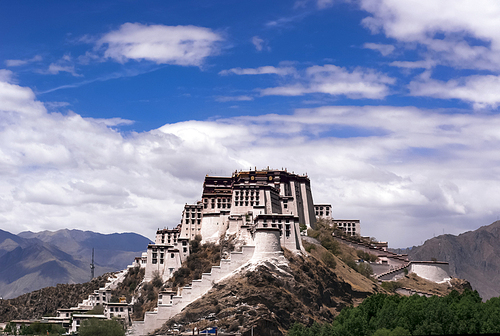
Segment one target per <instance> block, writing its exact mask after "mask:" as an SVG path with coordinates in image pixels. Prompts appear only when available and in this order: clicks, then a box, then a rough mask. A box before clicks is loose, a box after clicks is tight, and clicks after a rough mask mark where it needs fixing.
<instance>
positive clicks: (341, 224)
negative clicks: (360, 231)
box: [338, 223, 356, 227]
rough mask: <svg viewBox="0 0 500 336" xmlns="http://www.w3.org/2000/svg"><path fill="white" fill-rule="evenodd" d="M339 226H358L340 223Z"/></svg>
mask: <svg viewBox="0 0 500 336" xmlns="http://www.w3.org/2000/svg"><path fill="white" fill-rule="evenodd" d="M338 226H343V227H346V226H347V227H349V226H356V224H354V223H339V224H338Z"/></svg>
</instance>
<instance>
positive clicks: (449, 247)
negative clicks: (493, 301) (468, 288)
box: [408, 221, 500, 300]
mask: <svg viewBox="0 0 500 336" xmlns="http://www.w3.org/2000/svg"><path fill="white" fill-rule="evenodd" d="M408 255H409V257H410V259H411V260H431V259H432V258H436V259H437V260H441V261H447V262H449V263H450V273H451V275H452V276H454V277H458V278H461V279H467V280H468V281H469V282H470V284H471V285H472V287H473V288H474V289H476V290H477V291H478V292H479V294H480V295H481V297H482V298H483V300H487V299H489V298H491V297H497V296H500V221H496V222H494V223H492V224H490V225H487V226H482V227H480V228H479V229H477V230H475V231H469V232H465V233H462V234H460V235H458V236H454V235H449V234H448V235H442V236H438V237H435V238H432V239H429V240H427V241H426V242H425V243H424V244H423V245H422V246H417V247H413V248H412V249H411V250H409V251H408Z"/></svg>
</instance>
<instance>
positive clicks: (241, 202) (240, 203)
mask: <svg viewBox="0 0 500 336" xmlns="http://www.w3.org/2000/svg"><path fill="white" fill-rule="evenodd" d="M238 203H239V206H243V203H244V204H245V206H248V204H250V206H254V204H255V205H256V206H257V205H259V204H260V202H259V201H255V202H254V201H250V202H248V201H245V202H243V201H240V202H234V205H235V206H238Z"/></svg>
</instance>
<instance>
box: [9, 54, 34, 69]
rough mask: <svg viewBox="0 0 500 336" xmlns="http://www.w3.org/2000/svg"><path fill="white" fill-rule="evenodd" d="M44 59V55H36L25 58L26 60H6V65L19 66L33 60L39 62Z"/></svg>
mask: <svg viewBox="0 0 500 336" xmlns="http://www.w3.org/2000/svg"><path fill="white" fill-rule="evenodd" d="M41 60H42V56H40V55H36V56H34V57H33V58H30V59H24V60H6V61H5V65H6V66H8V67H17V66H21V65H26V64H28V63H33V62H39V61H41Z"/></svg>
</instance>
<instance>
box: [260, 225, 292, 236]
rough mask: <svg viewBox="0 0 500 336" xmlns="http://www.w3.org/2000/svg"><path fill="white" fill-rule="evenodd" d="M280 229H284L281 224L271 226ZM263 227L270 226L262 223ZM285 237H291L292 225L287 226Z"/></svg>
mask: <svg viewBox="0 0 500 336" xmlns="http://www.w3.org/2000/svg"><path fill="white" fill-rule="evenodd" d="M276 226H277V227H278V228H279V229H280V230H282V229H283V227H282V225H281V224H271V227H276ZM262 227H268V224H267V223H262ZM282 234H283V233H282V232H281V231H280V236H281V235H282ZM285 236H286V237H290V224H286V225H285Z"/></svg>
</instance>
